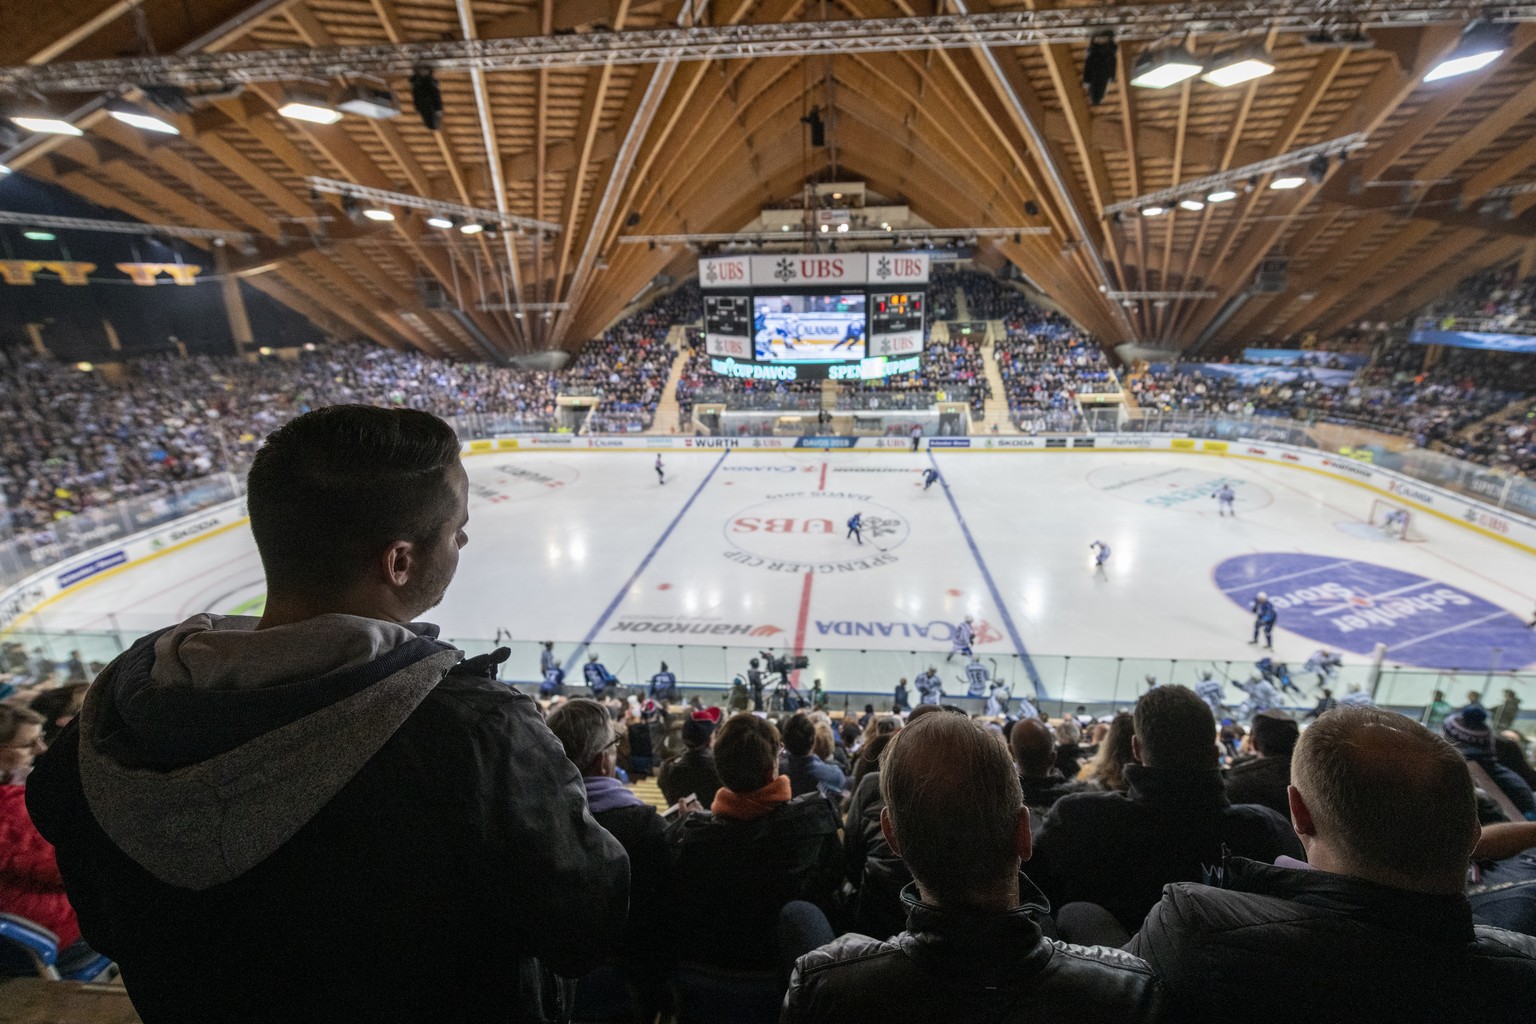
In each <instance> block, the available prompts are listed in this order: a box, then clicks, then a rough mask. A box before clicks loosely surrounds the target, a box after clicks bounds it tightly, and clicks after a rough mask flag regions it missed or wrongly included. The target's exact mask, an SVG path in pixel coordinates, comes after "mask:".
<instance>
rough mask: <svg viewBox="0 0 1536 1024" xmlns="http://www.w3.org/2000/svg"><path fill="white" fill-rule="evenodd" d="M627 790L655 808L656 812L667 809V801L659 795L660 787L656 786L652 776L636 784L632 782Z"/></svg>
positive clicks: (654, 777)
mask: <svg viewBox="0 0 1536 1024" xmlns="http://www.w3.org/2000/svg"><path fill="white" fill-rule="evenodd" d="M629 788H630V789H631V790H633V791H634V794H635V796H637V797H639V798H640V799H641V800H644V801H645V802H646V803H648V804H650V805H651V806H652V807H654V808H656V810H658V811H664V810H666V809H667V800H666V797H664V796H662V795H661V787H660V786H658V785H657V784H656V776H654V775H652V776H650V777H649V778H644V779H641V780H640V781H638V782H632V783H630V786H629Z"/></svg>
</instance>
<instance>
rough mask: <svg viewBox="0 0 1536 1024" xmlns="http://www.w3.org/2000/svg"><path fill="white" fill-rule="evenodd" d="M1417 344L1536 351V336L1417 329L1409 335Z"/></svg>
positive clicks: (1502, 350) (1492, 350)
mask: <svg viewBox="0 0 1536 1024" xmlns="http://www.w3.org/2000/svg"><path fill="white" fill-rule="evenodd" d="M1408 340H1409V341H1411V342H1413V343H1414V344H1415V345H1450V346H1452V347H1453V348H1480V349H1486V350H1488V351H1490V352H1536V337H1532V336H1531V335H1529V334H1491V333H1488V332H1485V331H1432V330H1427V329H1424V328H1418V329H1416V330H1415V331H1414V332H1413V333H1412V334H1410V335H1408Z"/></svg>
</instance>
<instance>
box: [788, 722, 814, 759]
mask: <svg viewBox="0 0 1536 1024" xmlns="http://www.w3.org/2000/svg"><path fill="white" fill-rule="evenodd" d="M815 745H816V723H815V722H813V721H811V716H810V715H790V716H789V717H788V718H787V719H785V720H784V749H785V750H787V751H789V752H790V753H791V754H794V755H795V756H796V757H803V756H804V755H806V754H809V753H810V752H811V748H812V747H814V746H815Z"/></svg>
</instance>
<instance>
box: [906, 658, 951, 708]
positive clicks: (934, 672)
mask: <svg viewBox="0 0 1536 1024" xmlns="http://www.w3.org/2000/svg"><path fill="white" fill-rule="evenodd" d="M913 685H915V686H916V687H917V702H918V703H919V704H937V703H939V701H940V699H941V698H942V697H943V696H944V683H943V681H942V680H941V679H939V669H938V666H936V665H929V666H928V671H927V672H924V673H923V674H922V675H920V676H918V677H917V680H916V682H915V683H914V684H913Z"/></svg>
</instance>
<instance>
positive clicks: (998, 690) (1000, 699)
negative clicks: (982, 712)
mask: <svg viewBox="0 0 1536 1024" xmlns="http://www.w3.org/2000/svg"><path fill="white" fill-rule="evenodd" d="M1008 702H1009V696H1008V687H1006V686H1004V685H1003V681H1002V680H1001V679H994V680H992V687H991V689H989V690H988V691H987V715H988V716H989V717H991V718H1007V717H1008Z"/></svg>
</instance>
